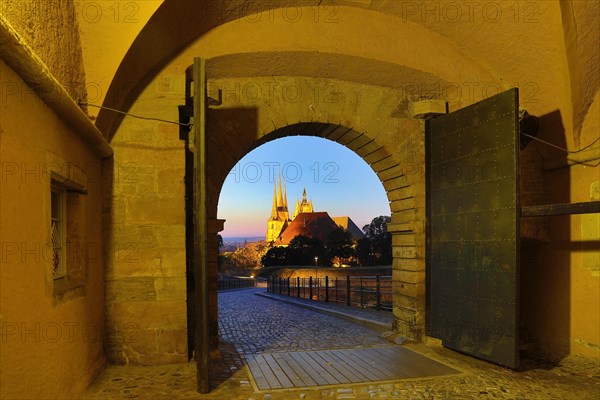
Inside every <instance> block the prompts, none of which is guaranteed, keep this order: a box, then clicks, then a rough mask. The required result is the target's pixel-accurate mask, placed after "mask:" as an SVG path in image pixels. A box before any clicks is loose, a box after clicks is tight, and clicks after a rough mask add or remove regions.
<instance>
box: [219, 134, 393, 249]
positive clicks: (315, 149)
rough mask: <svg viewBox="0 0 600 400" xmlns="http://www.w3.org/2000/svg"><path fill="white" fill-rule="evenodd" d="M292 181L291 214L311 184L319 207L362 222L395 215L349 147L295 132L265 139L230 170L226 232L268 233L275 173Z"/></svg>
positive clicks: (222, 214) (224, 199)
mask: <svg viewBox="0 0 600 400" xmlns="http://www.w3.org/2000/svg"><path fill="white" fill-rule="evenodd" d="M280 170H281V175H282V179H284V180H285V181H286V182H287V196H288V208H289V213H290V217H291V216H292V214H293V213H294V211H295V205H296V198H298V199H299V200H302V191H303V188H304V187H306V191H307V194H308V196H307V197H308V199H309V200H310V199H312V200H313V203H314V209H315V211H327V212H328V213H329V215H330V216H332V217H337V216H345V215H348V216H350V218H352V220H353V221H354V222H355V223H356V225H358V227H359V228H362V227H363V226H364V225H365V224H368V223H369V222H371V220H372V219H373V218H375V217H377V216H379V215H390V206H389V203H388V201H387V197H386V194H385V190H384V188H383V185H382V184H381V182H380V181H379V179H378V177H377V175H375V173H374V172H373V170H372V169H371V167H369V165H368V164H367V163H365V162H364V160H363V159H362V158H360V156H358V155H356V154H355V153H354V152H353V151H351V150H349V149H348V148H346V147H344V146H342V145H340V144H338V143H335V142H332V141H330V140H326V139H322V138H315V137H307V136H294V137H287V138H283V139H277V140H275V141H272V142H269V143H267V144H264V145H262V146H260V147H258V148H257V149H255V150H254V151H252V152H250V153H249V154H248V155H246V157H244V158H243V159H242V160H241V161H240V162H239V163H238V164H237V165H236V167H235V168H234V169H233V170H232V171H231V172H230V173H229V175H228V177H227V179H226V181H225V184H224V185H223V190H222V191H221V196H220V198H219V213H218V216H219V218H222V219H226V222H225V230H224V231H223V232H221V235H222V236H223V237H224V238H232V237H235V238H238V237H256V236H263V237H264V235H265V233H266V230H267V220H268V219H269V217H270V215H271V205H272V200H273V177H274V176H273V175H275V178H276V177H277V174H278V173H279V171H280Z"/></svg>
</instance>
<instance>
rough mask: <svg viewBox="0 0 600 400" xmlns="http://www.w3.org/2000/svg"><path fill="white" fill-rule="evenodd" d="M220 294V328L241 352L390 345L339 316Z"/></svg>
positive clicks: (248, 293)
mask: <svg viewBox="0 0 600 400" xmlns="http://www.w3.org/2000/svg"><path fill="white" fill-rule="evenodd" d="M256 291H264V289H252V290H243V291H236V292H226V293H221V294H220V295H219V331H220V333H221V338H222V339H224V340H225V341H226V342H229V343H234V344H235V345H236V347H237V349H238V351H239V352H240V353H242V354H251V353H273V352H284V351H285V352H287V351H298V350H325V349H349V348H356V347H373V346H390V345H391V343H390V342H388V341H386V340H384V339H381V338H380V337H379V335H378V334H377V332H375V331H373V330H371V329H368V328H364V327H362V326H360V325H356V324H354V323H352V322H348V321H344V320H342V319H339V318H336V317H333V316H329V315H322V314H318V313H315V312H314V311H310V310H306V309H304V308H300V307H296V306H293V305H290V304H285V303H282V302H278V301H274V300H271V299H266V298H263V297H260V296H256V295H254V293H255V292H256Z"/></svg>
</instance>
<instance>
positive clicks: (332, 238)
mask: <svg viewBox="0 0 600 400" xmlns="http://www.w3.org/2000/svg"><path fill="white" fill-rule="evenodd" d="M326 248H327V252H326V256H327V260H326V261H327V264H331V263H333V264H334V265H335V264H344V263H345V260H348V259H349V258H351V257H353V256H354V248H353V247H352V235H351V234H350V232H348V231H347V230H345V229H344V228H342V227H341V226H338V227H337V229H335V230H333V231H332V232H331V233H330V234H329V237H328V238H327V242H326ZM324 261H325V260H324Z"/></svg>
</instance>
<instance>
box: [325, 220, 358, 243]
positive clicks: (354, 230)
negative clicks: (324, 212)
mask: <svg viewBox="0 0 600 400" xmlns="http://www.w3.org/2000/svg"><path fill="white" fill-rule="evenodd" d="M332 219H333V222H335V223H336V224H337V225H339V226H341V227H342V228H344V229H345V230H347V231H348V232H350V235H352V240H358V239H362V238H364V237H365V234H364V233H363V231H361V230H360V228H359V227H358V226H356V224H355V223H354V221H352V219H350V217H333V218H332Z"/></svg>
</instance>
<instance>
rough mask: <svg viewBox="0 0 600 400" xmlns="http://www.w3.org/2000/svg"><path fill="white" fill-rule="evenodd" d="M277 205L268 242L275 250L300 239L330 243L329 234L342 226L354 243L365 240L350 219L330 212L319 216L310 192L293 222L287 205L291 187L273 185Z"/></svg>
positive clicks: (270, 221)
mask: <svg viewBox="0 0 600 400" xmlns="http://www.w3.org/2000/svg"><path fill="white" fill-rule="evenodd" d="M273 186H274V187H273V205H272V208H271V217H270V218H269V221H268V222H267V236H266V242H267V243H269V244H271V245H273V246H287V245H289V243H290V241H291V240H292V239H294V238H295V237H296V236H298V235H304V236H308V237H311V238H317V239H319V240H321V241H323V242H326V241H327V239H328V237H329V234H330V233H331V232H332V231H333V230H335V229H337V228H338V227H339V226H341V227H342V228H344V229H345V230H347V231H349V232H350V234H351V235H352V239H353V240H358V239H361V238H363V237H364V233H363V232H362V231H361V230H360V229H359V228H358V226H356V224H355V223H354V222H353V221H352V220H351V219H350V217H347V216H346V217H333V218H332V217H330V216H329V214H328V213H327V212H315V211H314V207H313V202H312V200H308V199H307V198H306V188H304V192H303V193H302V201H299V200H298V199H296V208H295V211H294V214H293V216H292V218H290V214H289V210H288V201H287V185H286V184H285V183H283V185H282V183H281V176H280V177H279V182H275V183H274V185H273Z"/></svg>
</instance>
